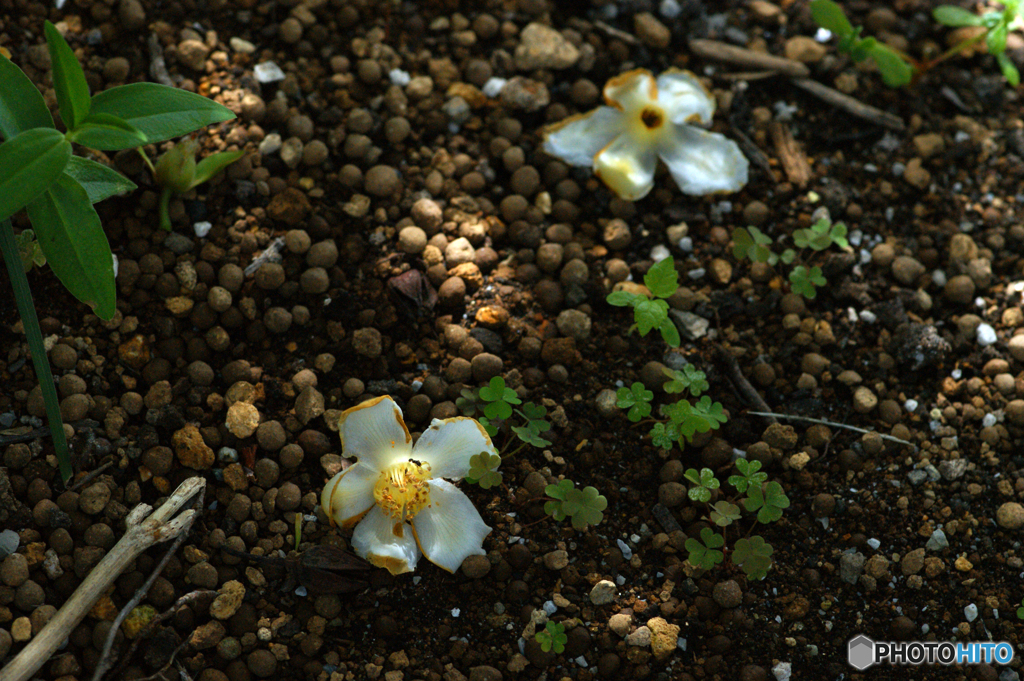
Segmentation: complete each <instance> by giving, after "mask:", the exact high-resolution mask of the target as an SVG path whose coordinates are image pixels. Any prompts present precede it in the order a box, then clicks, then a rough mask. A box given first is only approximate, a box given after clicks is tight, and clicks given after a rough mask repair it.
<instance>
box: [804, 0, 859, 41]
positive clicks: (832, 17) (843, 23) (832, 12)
mask: <svg viewBox="0 0 1024 681" xmlns="http://www.w3.org/2000/svg"><path fill="white" fill-rule="evenodd" d="M811 16H812V17H813V18H814V21H815V22H816V23H817V24H818V26H821V27H822V28H827V29H828V30H830V31H832V32H833V33H835V34H836V35H837V36H840V37H842V36H845V35H849V34H851V33H853V25H852V24H851V23H850V20H849V19H847V18H846V13H844V12H843V8H842V7H840V6H839V5H837V4H836V3H834V2H832V0H814V1H813V2H812V3H811Z"/></svg>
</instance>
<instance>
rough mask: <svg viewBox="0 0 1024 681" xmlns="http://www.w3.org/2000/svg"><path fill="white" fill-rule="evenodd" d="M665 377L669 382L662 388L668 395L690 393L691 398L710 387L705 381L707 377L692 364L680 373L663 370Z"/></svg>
mask: <svg viewBox="0 0 1024 681" xmlns="http://www.w3.org/2000/svg"><path fill="white" fill-rule="evenodd" d="M664 372H665V375H666V376H668V377H669V378H670V379H672V380H670V381H669V382H668V383H666V384H665V385H664V386H663V387H664V389H665V392H667V393H669V394H674V393H684V392H686V391H687V390H689V391H690V396H691V397H697V396H698V395H700V394H701V393H703V392H704V391H705V390H707V389H708V388H710V387H711V385H710V384H709V383H708V381H707V378H708V377H707V375H706V374H705V373H704V372H703V371H701V370H699V369H698V368H697V367H695V366H693V365H692V364H687V365H686V366H684V367H683V370H682V371H678V370H676V369H668V368H666V369H664Z"/></svg>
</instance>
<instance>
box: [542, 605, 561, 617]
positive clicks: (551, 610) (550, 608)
mask: <svg viewBox="0 0 1024 681" xmlns="http://www.w3.org/2000/svg"><path fill="white" fill-rule="evenodd" d="M543 608H544V612H546V613H547V614H548V617H550V616H551V615H554V614H555V613H556V612H558V606H557V605H555V604H554V602H553V601H544V606H543Z"/></svg>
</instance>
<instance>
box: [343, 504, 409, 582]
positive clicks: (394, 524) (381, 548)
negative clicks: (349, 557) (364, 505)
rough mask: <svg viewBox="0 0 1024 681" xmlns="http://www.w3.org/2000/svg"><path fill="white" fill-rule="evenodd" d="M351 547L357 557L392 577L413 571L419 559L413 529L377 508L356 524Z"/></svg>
mask: <svg viewBox="0 0 1024 681" xmlns="http://www.w3.org/2000/svg"><path fill="white" fill-rule="evenodd" d="M352 548H353V549H355V552H356V554H357V555H358V556H359V557H360V558H365V559H366V560H368V561H369V562H370V563H372V564H373V565H376V566H377V567H381V568H384V569H386V570H387V571H388V572H390V573H391V574H393V575H400V574H402V573H403V572H412V571H413V570H415V569H416V562H417V561H418V560H419V559H420V550H419V547H418V546H416V537H415V536H414V534H413V531H412V528H411V527H409V525H408V524H406V523H404V522H401V521H396V520H395V519H394V518H392V517H391V516H387V515H384V512H383V511H381V510H380V508H378V507H376V506H374V507H373V508H372V509H370V512H369V513H367V514H366V517H365V518H363V519H362V520H361V521H360V522H359V524H358V525H356V529H355V532H353V533H352Z"/></svg>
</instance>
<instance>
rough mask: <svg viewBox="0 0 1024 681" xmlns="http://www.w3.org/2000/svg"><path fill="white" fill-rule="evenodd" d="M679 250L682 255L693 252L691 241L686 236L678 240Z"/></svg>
mask: <svg viewBox="0 0 1024 681" xmlns="http://www.w3.org/2000/svg"><path fill="white" fill-rule="evenodd" d="M679 250H681V251H682V252H683V253H692V252H693V239H691V238H690V237H688V236H684V237H683V238H682V239H680V240H679Z"/></svg>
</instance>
